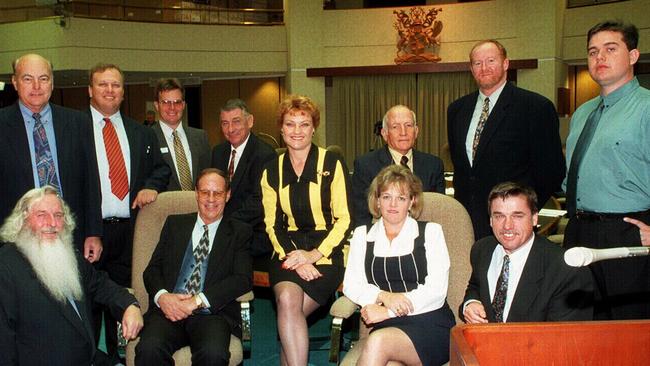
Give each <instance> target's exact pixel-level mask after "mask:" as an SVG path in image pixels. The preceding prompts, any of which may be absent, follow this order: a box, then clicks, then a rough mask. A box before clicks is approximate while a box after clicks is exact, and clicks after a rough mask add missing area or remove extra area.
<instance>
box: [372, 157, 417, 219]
mask: <svg viewBox="0 0 650 366" xmlns="http://www.w3.org/2000/svg"><path fill="white" fill-rule="evenodd" d="M392 186H395V187H398V188H399V190H400V191H402V193H407V194H408V195H409V197H410V198H411V199H413V205H411V209H410V210H409V211H410V213H411V216H413V218H416V219H417V218H418V217H419V216H420V214H421V213H422V181H421V180H420V178H418V177H417V176H415V174H413V172H411V170H410V169H409V168H407V167H404V166H401V165H397V164H391V165H389V166H387V167H385V168H384V169H382V170H381V171H380V172H379V173H378V174H377V176H376V177H375V179H373V180H372V183H370V188H368V210H369V211H370V214H371V215H372V217H374V218H376V219H378V218H379V217H381V212H379V209H378V204H377V201H378V199H379V196H381V194H382V192H385V191H386V190H388V189H389V188H390V187H392Z"/></svg>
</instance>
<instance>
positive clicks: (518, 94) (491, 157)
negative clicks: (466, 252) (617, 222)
mask: <svg viewBox="0 0 650 366" xmlns="http://www.w3.org/2000/svg"><path fill="white" fill-rule="evenodd" d="M508 66H509V60H508V57H507V54H506V49H505V48H504V47H503V45H501V43H499V42H498V41H495V40H487V41H481V42H479V43H477V44H476V45H475V46H474V47H473V48H472V51H471V52H470V68H471V71H472V75H474V79H476V83H477V84H478V87H479V90H478V91H476V92H474V93H471V94H468V95H466V96H464V97H462V98H460V99H458V100H456V101H455V102H453V103H452V104H450V105H449V108H448V109H447V134H448V139H449V151H450V153H451V160H452V162H453V164H454V191H455V193H454V197H455V198H456V199H457V200H458V201H460V203H462V204H463V206H465V208H466V209H467V211H468V212H469V215H470V217H471V219H472V224H473V225H474V236H475V237H476V239H480V238H482V237H484V236H488V235H490V233H491V230H490V223H489V217H488V211H487V197H488V193H489V192H490V190H491V189H492V187H494V186H495V185H496V184H498V183H501V182H506V181H513V182H520V183H524V184H526V185H529V186H531V187H533V189H534V190H535V192H537V195H538V197H539V201H538V202H539V204H540V206H543V205H544V203H546V201H547V200H548V199H549V197H550V196H551V194H552V193H553V192H556V191H558V190H559V189H560V184H561V183H562V180H563V179H564V172H565V167H564V155H563V154H562V142H561V141H560V133H559V121H558V118H557V113H556V112H555V108H554V107H553V103H551V101H550V100H548V99H547V98H545V97H543V96H541V95H539V94H537V93H533V92H530V91H528V90H524V89H521V88H518V87H516V86H514V85H513V84H511V83H508V82H507V71H508Z"/></svg>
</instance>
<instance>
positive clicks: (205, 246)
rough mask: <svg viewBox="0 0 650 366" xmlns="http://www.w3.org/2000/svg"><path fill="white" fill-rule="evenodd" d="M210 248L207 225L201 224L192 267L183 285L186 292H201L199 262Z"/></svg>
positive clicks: (193, 293)
mask: <svg viewBox="0 0 650 366" xmlns="http://www.w3.org/2000/svg"><path fill="white" fill-rule="evenodd" d="M209 249H210V236H209V235H208V225H203V236H201V240H199V245H197V246H196V248H194V252H193V253H194V269H193V270H192V274H191V275H190V280H189V281H188V282H187V285H185V289H186V290H187V293H188V294H191V295H196V294H198V293H199V292H201V264H202V263H203V261H204V260H205V258H206V257H207V256H208V253H209Z"/></svg>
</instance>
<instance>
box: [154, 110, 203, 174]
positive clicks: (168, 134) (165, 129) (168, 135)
mask: <svg viewBox="0 0 650 366" xmlns="http://www.w3.org/2000/svg"><path fill="white" fill-rule="evenodd" d="M158 123H160V129H161V130H162V133H163V136H165V141H167V146H168V147H169V154H170V155H171V157H172V160H173V161H174V169H176V176H177V177H180V176H181V174H180V172H179V171H178V163H176V150H174V136H172V133H174V131H176V132H177V133H176V134H177V135H178V138H179V139H180V140H181V143H182V144H183V150H185V158H186V159H187V165H189V168H190V174H191V175H192V180H194V178H195V175H194V172H193V171H192V153H191V152H190V143H189V142H188V141H187V135H186V134H185V130H184V129H183V122H182V121H180V122H178V127H176V129H175V130H174V129H173V128H171V127H169V126H167V124H166V123H165V122H163V121H160V122H158Z"/></svg>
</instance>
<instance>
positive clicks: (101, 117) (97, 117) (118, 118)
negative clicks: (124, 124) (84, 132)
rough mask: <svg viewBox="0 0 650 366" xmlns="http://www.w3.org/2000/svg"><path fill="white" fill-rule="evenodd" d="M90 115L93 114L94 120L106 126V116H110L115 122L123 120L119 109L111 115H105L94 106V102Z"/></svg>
mask: <svg viewBox="0 0 650 366" xmlns="http://www.w3.org/2000/svg"><path fill="white" fill-rule="evenodd" d="M90 115H91V116H92V119H93V122H95V123H99V125H100V126H102V127H103V126H104V118H109V119H110V120H111V122H113V123H115V122H119V121H122V115H121V114H120V111H119V110H118V111H117V112H115V114H113V115H111V116H108V117H104V115H103V114H102V113H101V112H99V111H98V110H97V109H96V108H95V107H93V106H92V104H91V105H90Z"/></svg>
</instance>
